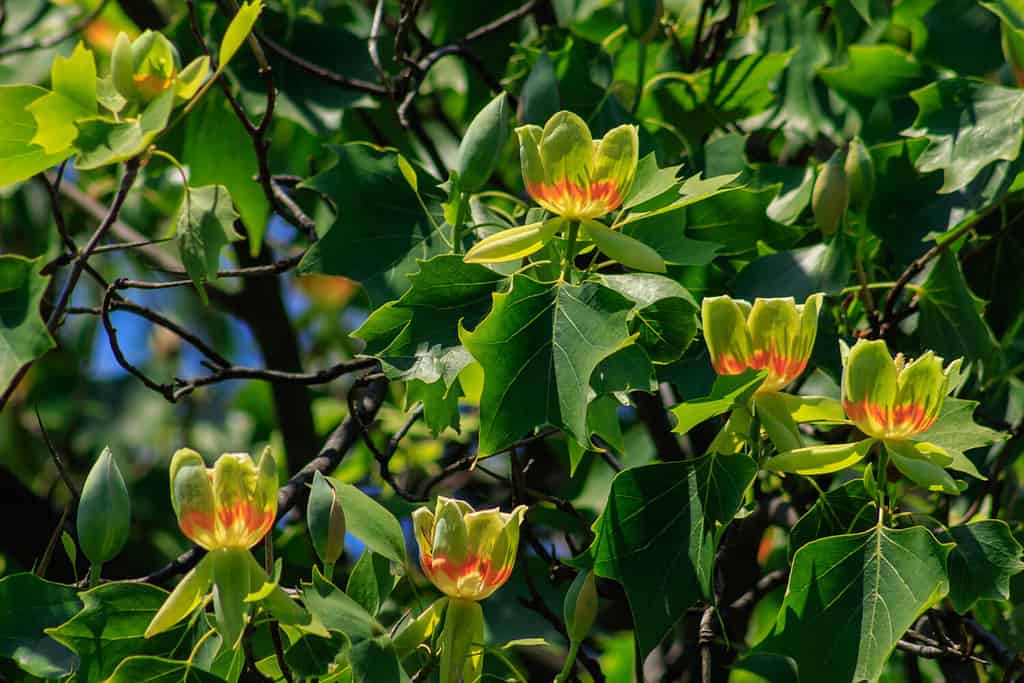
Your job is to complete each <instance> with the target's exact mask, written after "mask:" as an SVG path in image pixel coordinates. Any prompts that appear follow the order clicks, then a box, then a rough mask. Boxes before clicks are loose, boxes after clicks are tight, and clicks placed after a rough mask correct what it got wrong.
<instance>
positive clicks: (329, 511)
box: [306, 472, 345, 578]
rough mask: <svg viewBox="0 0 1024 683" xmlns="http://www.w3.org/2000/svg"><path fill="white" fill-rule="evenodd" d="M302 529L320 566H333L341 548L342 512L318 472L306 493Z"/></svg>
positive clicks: (343, 539) (343, 533)
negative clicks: (306, 498) (306, 501)
mask: <svg viewBox="0 0 1024 683" xmlns="http://www.w3.org/2000/svg"><path fill="white" fill-rule="evenodd" d="M306 525H307V526H308V527H309V536H310V538H311V539H312V540H313V549H314V550H315V551H316V554H317V556H318V557H319V558H320V561H321V562H323V563H324V566H330V565H333V564H334V563H335V562H337V561H338V558H339V557H341V551H342V549H343V548H344V547H345V512H344V511H343V510H342V509H341V502H340V501H339V500H338V492H337V491H335V490H334V487H333V486H331V483H330V482H329V481H327V477H325V476H324V475H322V474H320V473H319V472H317V473H316V474H315V475H314V476H313V488H312V489H311V490H310V492H309V503H308V505H307V506H306ZM328 578H330V577H329V576H328Z"/></svg>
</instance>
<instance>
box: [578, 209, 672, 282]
mask: <svg viewBox="0 0 1024 683" xmlns="http://www.w3.org/2000/svg"><path fill="white" fill-rule="evenodd" d="M581 227H582V229H583V234H584V235H585V236H586V237H589V238H590V239H591V240H593V242H594V244H595V245H596V246H597V248H598V249H599V250H600V251H601V252H602V253H603V254H605V255H606V256H608V257H609V258H611V259H614V260H615V261H618V262H619V263H621V264H622V265H624V266H626V267H627V268H632V269H633V270H641V271H648V272H653V273H664V272H665V260H664V259H663V258H661V255H660V254H658V252H657V251H655V250H654V249H652V248H651V247H649V246H647V245H646V244H644V243H643V242H641V241H640V240H638V239H636V238H635V237H630V236H629V235H627V234H625V233H623V232H621V231H619V230H612V229H611V228H609V227H608V226H606V225H604V224H603V223H600V222H598V221H591V220H585V221H582V222H581Z"/></svg>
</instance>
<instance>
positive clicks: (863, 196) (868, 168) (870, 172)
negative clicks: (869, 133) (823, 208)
mask: <svg viewBox="0 0 1024 683" xmlns="http://www.w3.org/2000/svg"><path fill="white" fill-rule="evenodd" d="M844 169H845V170H846V177H847V178H848V179H849V181H850V205H851V206H855V207H864V206H867V204H868V202H869V201H871V195H872V194H874V192H875V162H874V161H872V160H871V152H869V151H868V148H867V147H866V146H865V145H864V141H863V140H861V139H860V138H854V139H853V140H851V141H850V149H849V150H848V151H847V152H846V165H845V166H844Z"/></svg>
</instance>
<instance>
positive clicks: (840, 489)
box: [789, 479, 878, 559]
mask: <svg viewBox="0 0 1024 683" xmlns="http://www.w3.org/2000/svg"><path fill="white" fill-rule="evenodd" d="M877 519H878V506H877V505H876V503H875V499H874V498H872V497H871V496H870V495H868V492H867V489H865V488H864V480H863V479H853V480H851V481H848V482H846V483H845V484H843V485H842V486H837V487H836V488H834V489H832V490H831V491H826V492H825V495H823V496H821V497H820V498H818V500H816V501H815V502H814V505H812V506H811V507H810V509H809V510H807V512H805V513H804V514H803V516H802V517H801V518H800V519H799V520H797V523H796V525H795V526H794V527H793V530H792V531H791V532H790V534H789V556H790V559H792V557H793V555H794V554H795V553H796V551H797V550H799V549H800V548H802V547H804V546H805V545H807V544H808V543H810V542H811V541H814V540H817V539H819V538H825V537H826V536H839V535H841V534H850V533H854V532H858V531H864V530H866V529H868V528H870V527H871V526H873V525H874V524H875V521H876V520H877Z"/></svg>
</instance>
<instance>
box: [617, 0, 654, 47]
mask: <svg viewBox="0 0 1024 683" xmlns="http://www.w3.org/2000/svg"><path fill="white" fill-rule="evenodd" d="M623 9H624V10H625V14H626V27H627V28H628V29H629V34H630V35H631V36H633V37H634V38H636V39H637V40H639V41H642V42H645V43H646V42H647V41H649V40H651V39H652V38H654V36H655V35H657V33H658V24H659V23H661V13H662V10H663V7H662V2H661V0H625V2H624V7H623Z"/></svg>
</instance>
